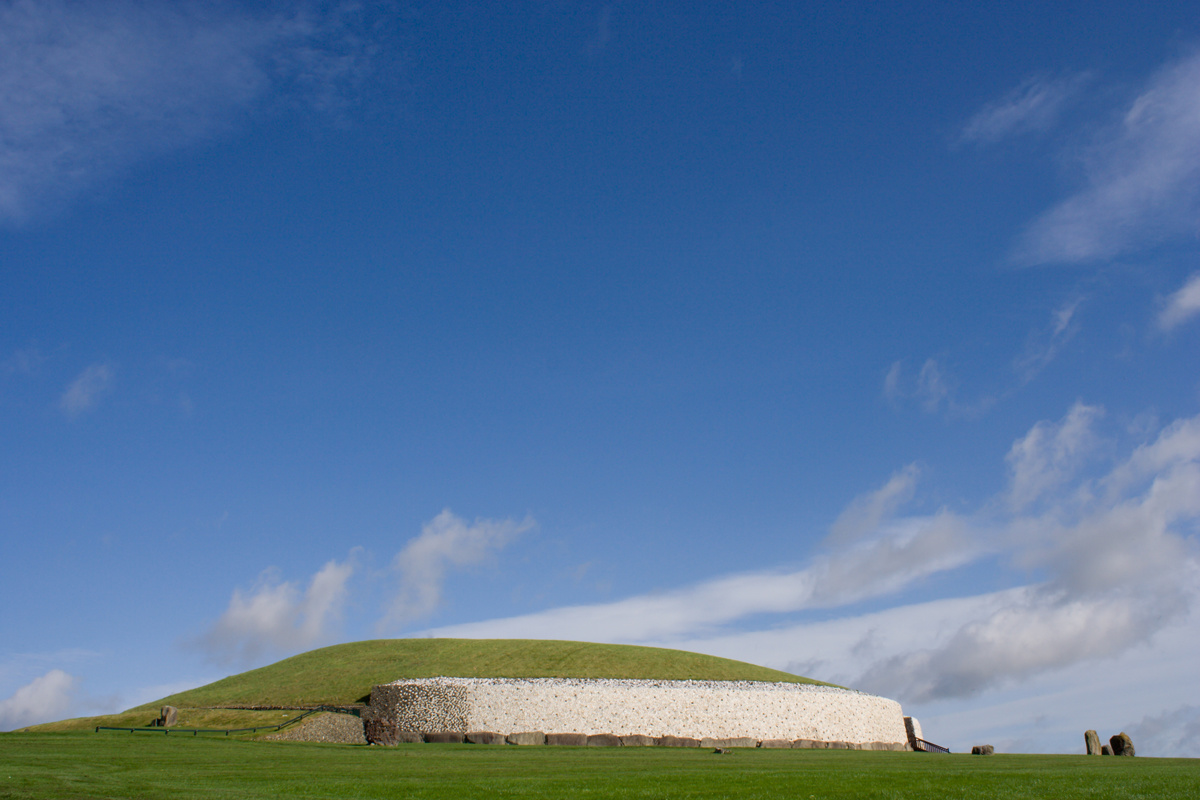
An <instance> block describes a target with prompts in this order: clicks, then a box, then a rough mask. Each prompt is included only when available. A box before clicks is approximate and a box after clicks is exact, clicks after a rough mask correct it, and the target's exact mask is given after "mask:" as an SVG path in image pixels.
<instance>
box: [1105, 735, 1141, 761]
mask: <svg viewBox="0 0 1200 800" xmlns="http://www.w3.org/2000/svg"><path fill="white" fill-rule="evenodd" d="M1108 741H1109V743H1110V744H1111V745H1112V751H1113V755H1114V756H1134V755H1137V753H1136V752H1135V751H1134V749H1133V740H1132V739H1130V738H1129V734H1128V733H1126V732H1125V731H1121V732H1120V733H1118V734H1117V735H1116V736H1112V737H1110V738H1109V740H1108Z"/></svg>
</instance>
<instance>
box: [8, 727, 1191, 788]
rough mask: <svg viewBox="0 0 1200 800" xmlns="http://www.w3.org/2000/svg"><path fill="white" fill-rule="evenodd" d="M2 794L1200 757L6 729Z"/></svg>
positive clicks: (915, 769)
mask: <svg viewBox="0 0 1200 800" xmlns="http://www.w3.org/2000/svg"><path fill="white" fill-rule="evenodd" d="M0 797H3V798H83V797H87V798H100V797H104V798H107V797H113V798H118V797H119V798H257V797H264V798H265V797H271V798H276V797H285V798H287V797H293V798H317V797H322V798H326V797H327V798H358V797H381V798H383V797H396V798H444V797H448V798H459V797H461V798H510V797H511V798H516V797H533V798H570V797H582V798H610V797H611V798H690V797H698V798H799V800H805V798H849V797H869V798H966V797H970V798H984V797H986V798H1059V797H1061V798H1108V797H1113V798H1142V797H1144V798H1197V797H1200V760H1196V759H1152V758H1096V757H1093V758H1088V757H1087V756H1021V755H997V756H991V757H981V756H969V755H952V756H937V755H927V754H918V753H887V752H855V751H821V750H734V751H732V752H731V753H730V754H728V755H716V754H714V753H712V751H710V750H702V749H696V748H688V749H675V748H653V747H650V748H565V747H512V746H493V747H488V746H482V745H402V746H400V747H391V748H385V747H365V746H358V747H354V746H339V745H320V744H306V743H281V742H262V741H245V740H237V739H225V738H224V737H205V736H199V737H194V738H193V737H190V736H178V737H176V736H159V735H152V734H120V733H100V734H83V733H63V734H52V733H39V734H30V733H21V734H0Z"/></svg>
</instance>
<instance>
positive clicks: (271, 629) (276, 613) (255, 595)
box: [194, 556, 354, 664]
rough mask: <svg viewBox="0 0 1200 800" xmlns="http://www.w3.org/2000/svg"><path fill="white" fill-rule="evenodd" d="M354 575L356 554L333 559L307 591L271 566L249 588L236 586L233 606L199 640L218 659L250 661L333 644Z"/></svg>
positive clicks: (227, 661) (309, 585)
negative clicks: (269, 655)
mask: <svg viewBox="0 0 1200 800" xmlns="http://www.w3.org/2000/svg"><path fill="white" fill-rule="evenodd" d="M352 558H353V556H352ZM353 574H354V564H353V561H352V559H351V560H347V561H344V562H341V563H339V562H337V561H330V562H329V563H327V564H325V566H323V567H322V568H321V569H320V570H319V571H318V572H317V573H316V574H315V575H313V577H312V579H311V580H309V582H308V587H307V588H306V589H304V591H303V592H302V591H301V590H300V586H299V585H298V584H297V583H295V582H291V581H280V580H279V577H278V573H277V572H276V571H275V570H267V571H266V572H264V573H263V574H262V575H261V576H260V577H259V580H258V582H257V583H256V584H255V586H254V587H253V588H251V590H250V591H249V592H243V591H242V590H241V589H234V590H233V596H232V597H231V598H230V600H229V607H228V608H226V610H225V612H224V613H223V614H222V615H221V617H220V618H219V619H218V620H217V621H216V622H215V623H214V624H213V625H212V627H211V628H209V630H208V631H207V632H205V633H204V634H203V635H202V636H201V637H200V638H199V639H198V640H196V641H195V642H194V644H195V645H197V646H199V647H200V648H201V649H202V650H204V651H205V653H206V654H207V655H208V656H209V657H210V658H212V659H213V660H214V661H216V662H218V663H230V662H233V661H237V662H240V663H244V664H249V663H253V662H254V661H257V660H258V659H259V658H260V657H261V656H262V655H264V654H266V653H286V652H295V651H298V650H302V649H304V648H307V647H313V646H316V645H319V644H323V643H328V642H329V641H330V640H331V639H332V638H333V637H334V636H335V635H336V630H335V627H336V625H337V623H338V622H339V621H340V619H341V613H342V607H343V604H344V602H345V599H346V594H347V586H346V584H347V582H348V581H349V579H350V577H351V575H353Z"/></svg>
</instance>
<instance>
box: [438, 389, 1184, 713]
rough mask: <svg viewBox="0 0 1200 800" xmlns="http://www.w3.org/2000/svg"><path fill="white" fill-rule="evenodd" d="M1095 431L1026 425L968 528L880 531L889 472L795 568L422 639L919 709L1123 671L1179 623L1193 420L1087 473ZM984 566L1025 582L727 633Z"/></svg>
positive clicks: (943, 524) (962, 523) (1090, 416)
mask: <svg viewBox="0 0 1200 800" xmlns="http://www.w3.org/2000/svg"><path fill="white" fill-rule="evenodd" d="M1101 417H1102V409H1100V408H1098V407H1092V406H1087V405H1085V404H1083V403H1077V404H1076V405H1075V406H1074V407H1072V408H1071V409H1070V410H1069V411H1068V413H1067V414H1066V416H1065V417H1064V418H1063V419H1062V420H1059V421H1057V422H1048V421H1044V422H1039V423H1038V424H1037V425H1035V426H1034V427H1033V428H1032V429H1031V430H1030V431H1029V432H1028V433H1027V434H1026V435H1025V436H1023V437H1022V438H1021V439H1019V440H1018V441H1017V442H1015V443H1014V445H1013V447H1012V449H1011V450H1010V451H1009V454H1008V463H1009V468H1010V471H1011V472H1010V484H1009V486H1008V487H1007V488H1006V489H1004V490H1003V491H1001V492H1000V493H998V494H997V495H996V497H995V498H994V499H993V500H991V501H989V502H987V503H984V504H982V506H981V507H980V509H979V510H978V511H977V512H976V513H975V514H972V515H969V516H964V515H959V514H955V513H951V512H949V511H945V510H943V511H940V512H938V513H936V514H933V515H930V516H924V517H911V516H910V517H900V518H897V519H889V516H890V515H891V514H893V513H894V512H895V511H896V510H897V509H898V508H899V505H900V503H901V501H902V500H903V499H904V498H905V497H907V496H908V495H909V493H910V491H911V488H912V482H913V481H914V480H915V474H913V473H910V472H906V471H901V472H900V473H897V475H895V476H893V477H892V478H891V479H890V480H889V481H888V482H887V484H885V486H884V487H882V488H881V489H879V490H877V491H875V492H872V493H869V494H866V495H864V496H863V497H861V498H859V499H857V500H855V501H854V502H853V503H852V504H851V506H850V508H849V509H848V510H847V512H846V513H845V514H844V515H843V517H842V518H841V519H839V526H840V527H839V530H838V532H837V533H836V534H834V535H832V536H831V537H830V539H829V543H830V544H831V545H832V546H833V547H834V550H833V552H831V553H830V554H828V555H825V556H821V557H819V558H816V559H814V560H813V561H812V562H811V563H810V564H809V565H808V566H806V567H804V568H802V569H799V570H795V571H783V570H777V571H760V572H751V573H744V574H738V575H729V576H721V577H716V578H713V579H711V580H708V581H704V582H702V583H699V584H696V585H693V586H690V587H685V588H682V589H677V590H674V591H671V592H664V593H661V594H653V595H640V596H634V597H630V598H626V599H624V600H620V601H617V602H613V603H602V604H595V605H588V606H574V607H566V608H557V609H551V610H547V611H543V612H539V613H535V614H529V615H524V616H520V617H512V618H508V619H498V620H491V621H486V622H478V623H472V624H469V625H458V626H451V627H445V628H440V629H437V630H435V631H432V632H431V633H433V634H434V635H439V636H465V637H479V638H484V637H492V636H498V637H519V638H566V639H588V640H593V641H614V642H637V643H643V644H659V645H665V646H677V647H684V648H686V649H695V650H700V651H702V652H713V653H716V654H719V655H726V656H730V657H735V658H740V659H743V660H744V659H752V660H758V661H760V663H768V664H772V665H774V666H778V667H784V666H786V665H789V664H791V665H803V668H804V669H806V670H813V671H814V672H815V674H812V675H811V676H812V677H818V678H821V679H824V680H831V681H833V682H837V683H843V684H847V685H851V686H855V687H859V688H864V689H867V690H874V691H879V692H882V693H885V694H887V695H889V696H892V697H895V698H896V699H899V700H900V701H901V702H904V703H922V704H930V703H937V702H940V701H944V700H947V699H962V698H971V697H975V696H978V695H980V694H982V693H985V692H992V693H995V692H998V691H1004V690H1006V687H1012V686H1014V685H1016V684H1018V683H1024V682H1028V681H1031V680H1035V679H1041V678H1042V677H1043V676H1046V675H1052V674H1057V673H1058V672H1060V671H1062V670H1065V669H1069V668H1072V667H1075V666H1076V665H1079V664H1080V663H1095V662H1097V661H1098V660H1102V659H1113V658H1119V657H1125V656H1126V654H1128V653H1129V652H1130V651H1131V650H1133V649H1136V648H1138V647H1139V646H1141V645H1148V644H1150V643H1152V642H1153V641H1155V639H1156V637H1157V636H1158V635H1159V633H1160V632H1161V631H1164V630H1166V629H1167V628H1169V627H1170V626H1172V625H1173V624H1174V625H1178V624H1179V623H1180V621H1181V620H1189V619H1192V617H1191V616H1189V614H1190V609H1191V607H1192V606H1193V605H1194V602H1195V599H1196V598H1195V594H1196V588H1195V587H1197V586H1200V560H1198V559H1197V553H1196V546H1195V545H1196V543H1195V534H1196V533H1197V531H1200V416H1197V417H1193V418H1190V419H1186V420H1180V421H1177V422H1176V423H1174V424H1172V425H1169V426H1167V427H1166V428H1164V429H1163V430H1162V431H1161V432H1159V433H1158V434H1157V436H1155V437H1154V438H1153V439H1152V440H1151V441H1147V442H1145V443H1144V444H1142V445H1140V446H1138V447H1136V448H1134V449H1133V450H1132V452H1129V453H1128V454H1127V455H1126V457H1125V458H1124V459H1118V460H1117V461H1116V463H1115V464H1112V465H1110V466H1109V467H1108V468H1107V471H1105V470H1104V469H1100V470H1097V469H1095V468H1089V466H1090V465H1089V458H1092V459H1094V458H1096V457H1098V456H1099V455H1102V454H1103V453H1105V452H1110V451H1111V447H1110V446H1101V445H1102V444H1104V443H1103V440H1101V439H1100V437H1099V435H1098V434H1097V433H1096V432H1095V430H1094V427H1095V423H1096V421H1097V420H1099V419H1100V418H1101ZM864 532H866V533H864ZM983 559H989V560H990V561H994V562H999V563H1001V564H1004V563H1007V564H1009V565H1011V567H1013V569H1012V571H1011V572H1009V573H1007V577H1008V578H1009V579H1010V580H1011V581H1012V582H1014V583H1015V582H1016V581H1018V580H1022V579H1023V580H1025V581H1028V580H1030V578H1029V577H1028V576H1034V577H1033V582H1032V583H1027V585H1023V586H1016V587H1014V588H1012V589H1008V590H1005V591H1001V592H994V593H990V594H985V595H979V596H976V597H962V598H954V599H946V600H939V601H935V602H930V603H926V604H923V605H922V606H920V607H906V608H898V609H890V610H888V611H882V612H876V613H874V614H869V615H864V616H856V617H849V618H847V617H842V618H834V619H831V620H829V621H827V622H822V623H805V624H799V625H791V626H788V625H787V624H786V618H784V624H782V625H771V626H770V627H769V629H767V630H760V631H738V630H736V628H735V625H736V623H738V622H744V621H746V620H748V619H750V618H751V617H753V616H756V615H765V614H774V615H783V614H793V613H795V612H797V611H804V610H811V609H834V610H836V609H845V608H849V607H851V606H852V604H854V603H859V602H862V601H864V600H867V599H871V598H883V597H885V596H887V595H889V594H893V593H895V592H896V591H898V590H901V589H903V588H905V587H910V586H915V585H919V583H920V582H921V581H922V580H923V579H925V578H926V577H928V576H930V575H933V574H935V573H938V572H942V571H947V570H954V569H959V568H963V569H966V570H971V569H978V568H983V565H982V563H981V562H982V561H983ZM986 568H987V569H988V571H989V573H990V574H992V575H993V576H994V575H996V572H995V569H994V567H992V566H991V565H988V566H986ZM1000 574H1001V575H1004V574H1005V573H1000ZM965 579H966V580H970V578H969V577H966V578H965ZM1188 624H1189V625H1191V626H1192V627H1193V628H1194V627H1195V625H1194V622H1193V623H1188ZM818 670H819V672H818ZM1022 735H1024V734H1022Z"/></svg>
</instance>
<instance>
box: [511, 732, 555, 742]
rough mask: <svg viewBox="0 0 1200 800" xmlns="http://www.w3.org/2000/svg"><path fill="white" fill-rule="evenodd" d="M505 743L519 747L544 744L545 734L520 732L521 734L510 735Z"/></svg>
mask: <svg viewBox="0 0 1200 800" xmlns="http://www.w3.org/2000/svg"><path fill="white" fill-rule="evenodd" d="M506 741H507V742H508V743H509V744H520V745H531V744H545V743H546V734H545V733H543V732H542V731H522V732H521V733H510V734H509V735H508V737H507V739H506Z"/></svg>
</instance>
